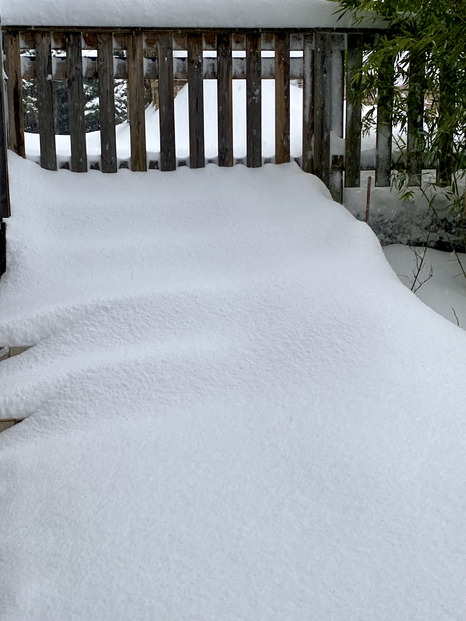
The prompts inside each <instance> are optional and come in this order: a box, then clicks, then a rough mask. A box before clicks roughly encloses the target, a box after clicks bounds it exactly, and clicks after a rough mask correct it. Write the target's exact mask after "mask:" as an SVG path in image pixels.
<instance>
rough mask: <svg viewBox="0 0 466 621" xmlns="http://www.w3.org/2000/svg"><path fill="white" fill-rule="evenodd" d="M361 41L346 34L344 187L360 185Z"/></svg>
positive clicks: (357, 37)
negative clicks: (359, 92) (359, 93)
mask: <svg viewBox="0 0 466 621" xmlns="http://www.w3.org/2000/svg"><path fill="white" fill-rule="evenodd" d="M362 51H363V39H362V36H361V35H360V34H348V50H347V54H346V141H345V187H347V188H359V186H360V185H361V132H362V115H361V98H360V96H359V95H358V89H359V86H360V83H361V79H360V74H359V70H360V69H361V67H362Z"/></svg>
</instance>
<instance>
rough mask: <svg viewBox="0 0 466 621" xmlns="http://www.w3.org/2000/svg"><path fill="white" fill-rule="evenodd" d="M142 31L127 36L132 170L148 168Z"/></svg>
mask: <svg viewBox="0 0 466 621" xmlns="http://www.w3.org/2000/svg"><path fill="white" fill-rule="evenodd" d="M142 37H143V35H142V32H135V33H133V34H132V35H128V36H127V50H128V108H129V110H128V112H129V123H130V135H131V170H133V171H139V172H141V171H145V170H147V153H146V117H145V110H144V54H143V40H142Z"/></svg>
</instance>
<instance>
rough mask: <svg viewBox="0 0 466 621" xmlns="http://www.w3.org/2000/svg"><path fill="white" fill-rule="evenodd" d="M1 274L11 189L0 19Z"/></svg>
mask: <svg viewBox="0 0 466 621" xmlns="http://www.w3.org/2000/svg"><path fill="white" fill-rule="evenodd" d="M0 72H1V79H0V276H1V275H2V274H4V273H5V270H6V223H5V222H3V218H9V217H10V215H11V210H10V190H9V185H8V154H7V137H6V114H5V90H4V89H5V84H4V80H3V45H2V31H1V21H0Z"/></svg>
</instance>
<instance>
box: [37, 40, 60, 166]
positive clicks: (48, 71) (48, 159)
mask: <svg viewBox="0 0 466 621" xmlns="http://www.w3.org/2000/svg"><path fill="white" fill-rule="evenodd" d="M34 45H35V49H36V72H37V114H38V119H39V136H40V165H41V166H42V168H46V169H47V170H57V151H56V146H55V123H54V118H53V117H54V114H53V111H54V107H55V106H54V96H53V83H52V80H51V76H52V50H51V43H50V33H48V32H38V33H36V36H35V44H34Z"/></svg>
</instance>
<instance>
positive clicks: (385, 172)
mask: <svg viewBox="0 0 466 621" xmlns="http://www.w3.org/2000/svg"><path fill="white" fill-rule="evenodd" d="M379 75H380V78H381V80H382V82H383V83H384V84H388V86H386V87H384V88H380V89H379V93H378V98H377V137H376V157H375V185H376V186H377V187H388V186H390V176H391V170H392V140H393V131H392V115H393V94H394V86H393V76H394V61H393V59H389V60H387V61H385V63H384V65H383V66H382V67H381V68H380V72H379Z"/></svg>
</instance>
